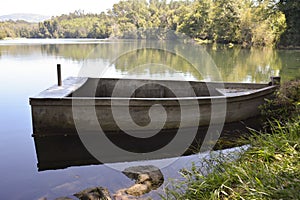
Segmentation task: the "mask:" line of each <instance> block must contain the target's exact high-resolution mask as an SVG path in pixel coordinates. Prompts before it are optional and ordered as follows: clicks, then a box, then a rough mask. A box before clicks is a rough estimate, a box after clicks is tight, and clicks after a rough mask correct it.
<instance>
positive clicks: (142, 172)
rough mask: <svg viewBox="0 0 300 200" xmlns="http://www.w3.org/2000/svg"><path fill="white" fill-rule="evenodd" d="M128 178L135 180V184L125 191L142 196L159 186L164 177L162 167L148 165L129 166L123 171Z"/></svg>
mask: <svg viewBox="0 0 300 200" xmlns="http://www.w3.org/2000/svg"><path fill="white" fill-rule="evenodd" d="M123 174H125V175H126V176H127V177H128V178H130V179H133V180H135V184H134V185H133V186H131V187H129V188H127V189H124V191H125V193H126V194H128V195H132V196H141V195H143V194H146V193H148V192H150V191H151V190H155V189H157V188H159V187H160V186H161V185H162V184H163V182H164V177H163V174H162V173H161V171H160V169H159V168H157V167H155V166H152V165H148V166H136V167H129V168H126V169H125V170H124V171H123Z"/></svg>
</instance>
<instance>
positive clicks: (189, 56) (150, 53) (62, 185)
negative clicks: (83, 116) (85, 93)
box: [0, 40, 300, 199]
mask: <svg viewBox="0 0 300 200" xmlns="http://www.w3.org/2000/svg"><path fill="white" fill-rule="evenodd" d="M160 45H162V46H160V47H161V48H153V47H151V45H150V47H151V48H149V46H147V45H146V46H145V45H144V44H137V43H136V42H130V41H125V42H120V41H106V40H13V41H0V70H1V72H0V82H1V84H0V91H1V99H0V111H1V112H0V160H1V164H0V177H1V181H0V198H1V199H38V198H40V197H47V198H48V199H54V198H57V197H60V196H70V195H72V194H73V193H75V192H77V191H80V190H83V189H85V188H87V187H93V186H99V185H100V186H104V187H108V188H109V189H110V191H112V192H113V191H116V190H118V189H120V188H125V187H128V186H129V185H130V184H132V183H133V182H132V181H130V180H129V179H128V178H127V177H125V176H124V175H122V174H121V173H120V172H119V171H118V170H114V169H113V168H110V167H108V166H104V165H102V166H101V165H100V166H99V165H98V166H84V167H71V168H67V169H63V170H49V171H43V172H38V170H37V158H36V152H35V146H34V141H33V138H32V137H31V134H32V127H31V114H30V106H29V102H28V98H29V97H30V96H34V95H35V94H37V93H39V92H41V91H42V90H44V89H46V88H48V87H49V86H51V85H53V84H55V83H56V64H57V63H60V64H62V67H63V70H62V76H63V77H64V78H66V77H68V76H77V75H78V74H79V73H82V71H81V70H82V68H89V67H91V68H92V69H93V70H95V69H97V70H98V71H97V70H96V71H97V72H99V74H102V75H103V76H105V77H122V76H131V77H144V76H147V77H150V78H160V79H177V78H178V77H183V78H185V79H189V80H220V78H221V79H223V80H224V81H231V82H268V81H269V77H270V76H272V75H280V76H281V77H282V79H284V80H290V79H293V78H300V51H293V50H290V51H287V50H279V51H277V50H272V49H252V50H245V49H241V48H238V47H236V48H232V49H226V48H224V47H219V46H218V47H217V46H206V47H192V48H187V49H185V50H184V51H183V50H182V49H181V46H176V45H175V46H172V45H171V47H167V49H170V51H164V50H163V49H165V47H166V46H168V44H164V43H161V44H160ZM141 47H142V48H141ZM195 48H197V49H196V50H195ZM195 52H196V53H195ZM195 63H196V64H195ZM215 67H216V68H215ZM212 69H214V70H212ZM215 69H217V71H218V72H219V73H220V74H221V77H219V76H218V75H216V74H217V72H216V71H215ZM87 73H89V72H87ZM81 75H82V74H81ZM85 75H91V74H85ZM92 75H94V76H95V74H92ZM96 75H97V74H96ZM193 159H194V158H193ZM187 163H189V162H187V161H186V160H185V159H182V160H181V161H177V162H175V164H174V165H171V166H169V167H167V168H164V169H163V172H164V175H165V176H166V177H175V176H176V171H177V169H179V168H181V167H186V165H187ZM123 165H124V166H126V165H127V164H126V163H125V164H123ZM124 166H123V167H124Z"/></svg>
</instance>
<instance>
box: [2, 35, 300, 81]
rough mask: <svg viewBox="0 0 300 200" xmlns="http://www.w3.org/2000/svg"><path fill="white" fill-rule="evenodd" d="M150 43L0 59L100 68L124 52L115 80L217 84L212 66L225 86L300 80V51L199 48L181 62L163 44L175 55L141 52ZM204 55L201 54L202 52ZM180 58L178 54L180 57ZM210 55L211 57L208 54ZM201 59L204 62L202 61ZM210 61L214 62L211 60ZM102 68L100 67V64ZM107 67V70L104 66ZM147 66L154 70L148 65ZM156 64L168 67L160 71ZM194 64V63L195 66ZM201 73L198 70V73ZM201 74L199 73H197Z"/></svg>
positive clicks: (42, 50)
mask: <svg viewBox="0 0 300 200" xmlns="http://www.w3.org/2000/svg"><path fill="white" fill-rule="evenodd" d="M149 43H151V41H134V42H133V41H123V42H122V41H118V40H117V41H109V42H108V41H98V42H96V43H91V42H89V43H75V44H73V43H70V44H61V43H59V44H56V43H51V44H39V43H37V44H34V45H32V44H26V45H24V44H19V45H0V56H2V57H3V56H4V55H5V56H9V57H12V58H17V57H24V56H27V57H31V58H32V60H34V57H35V56H36V55H37V54H39V55H40V54H42V55H43V56H48V57H49V56H54V57H55V58H63V59H67V60H72V61H76V62H91V63H93V64H94V65H96V64H97V63H98V65H100V66H99V67H105V66H103V65H105V64H112V63H114V59H116V58H118V57H119V56H120V54H122V52H127V51H128V49H132V50H135V51H132V52H127V54H126V56H122V58H121V59H120V60H118V62H116V63H115V65H114V66H113V67H114V69H113V70H110V72H109V73H110V74H112V71H113V74H114V75H115V76H118V75H124V74H128V73H129V72H130V71H131V70H132V69H133V68H134V66H139V69H138V70H137V71H135V72H137V73H138V74H143V75H150V76H151V75H152V76H153V75H155V74H160V76H161V77H166V76H172V74H173V73H174V72H180V73H181V74H183V76H184V77H187V78H189V79H196V80H206V79H208V78H209V79H210V80H211V79H213V77H211V75H212V74H213V72H211V71H210V70H211V68H212V65H214V64H215V65H216V66H217V68H218V70H219V71H220V73H221V75H222V78H223V80H224V81H231V82H268V80H269V77H270V76H273V75H276V76H277V75H280V76H282V78H283V80H290V79H293V78H299V76H300V75H299V74H300V65H299V60H300V51H296V50H295V51H289V50H281V51H278V50H274V49H271V48H253V49H250V50H249V49H242V48H240V47H234V48H230V49H229V48H222V46H217V47H216V46H204V47H203V46H202V47H200V46H196V47H193V48H194V49H197V48H198V50H197V51H196V52H195V51H190V50H189V49H186V51H185V55H183V56H179V55H178V54H179V53H180V51H182V50H179V49H180V48H182V47H181V46H180V44H173V45H169V44H166V43H164V42H160V43H159V45H160V49H170V48H171V49H173V51H174V52H173V53H170V52H167V51H162V50H160V49H151V48H143V47H145V46H147V45H149ZM199 49H201V50H199ZM177 53H178V54H177ZM207 53H208V54H207ZM185 56H189V57H190V58H195V61H196V62H197V65H198V66H193V65H192V64H191V63H189V60H185ZM199 57H200V58H201V59H199ZM207 57H211V58H212V61H213V62H211V60H210V59H209V58H207ZM99 63H100V64H99ZM103 63H104V64H103ZM142 63H144V64H147V63H148V65H141V64H142ZM149 63H150V64H151V65H149ZM155 63H158V64H166V66H168V67H169V70H168V69H167V68H166V67H162V66H161V65H155ZM192 63H193V60H192ZM195 67H196V68H198V69H196V68H195ZM199 71H200V73H201V74H200V73H199Z"/></svg>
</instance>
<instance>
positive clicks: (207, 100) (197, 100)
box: [30, 84, 277, 106]
mask: <svg viewBox="0 0 300 200" xmlns="http://www.w3.org/2000/svg"><path fill="white" fill-rule="evenodd" d="M262 85H263V84H262ZM276 88H277V86H276V85H272V86H267V87H264V88H261V89H256V90H252V91H249V92H247V93H244V94H239V95H232V96H221V95H220V96H204V97H172V98H126V97H61V98H60V97H49V98H45V97H44V98H41V97H32V98H30V105H43V106H46V105H47V106H59V105H61V106H69V105H72V106H80V105H82V106H92V105H95V106H101V105H103V106H107V105H111V104H112V103H111V102H112V101H115V102H114V105H118V103H119V104H120V105H125V104H126V105H128V101H130V106H147V104H153V102H155V103H157V104H163V105H164V106H173V105H174V104H177V105H178V103H177V102H178V101H180V104H181V105H185V103H186V105H192V104H199V105H200V104H211V103H212V102H213V103H218V102H219V103H224V102H227V103H233V102H238V101H245V100H249V99H255V98H258V97H261V96H266V95H268V94H272V93H273V92H274V91H275V89H276ZM49 102H51V105H49ZM117 102H118V103H117ZM142 102H143V103H142ZM191 103H192V104H191Z"/></svg>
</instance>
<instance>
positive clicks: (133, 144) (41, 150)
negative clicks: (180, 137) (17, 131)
mask: <svg viewBox="0 0 300 200" xmlns="http://www.w3.org/2000/svg"><path fill="white" fill-rule="evenodd" d="M259 124H260V123H259V119H258V118H251V119H248V120H245V121H240V122H235V123H228V124H225V125H224V128H223V131H222V133H221V136H220V138H218V139H217V140H215V139H213V138H212V139H211V140H208V141H207V143H206V144H204V143H203V141H204V138H205V134H206V132H207V129H208V127H199V128H198V132H197V135H196V137H195V139H194V141H193V143H192V144H191V145H190V146H189V148H188V149H186V151H185V152H184V153H183V154H182V155H181V156H187V155H192V154H197V153H201V152H199V151H200V147H203V145H211V144H216V145H215V146H214V150H221V149H226V148H232V147H237V146H241V145H243V144H244V143H241V142H239V138H241V137H245V136H247V135H249V134H250V131H249V127H250V128H251V129H259V128H260V125H259ZM184 131H185V134H188V133H189V129H186V130H184ZM176 133H177V131H176V130H168V131H161V132H160V133H159V134H160V138H159V140H157V139H155V138H154V139H153V140H151V139H150V140H147V142H137V141H135V140H133V139H132V138H131V137H128V135H127V134H126V133H124V132H122V131H120V132H118V133H114V134H111V133H106V136H108V137H109V139H110V141H112V142H113V143H114V144H115V145H116V146H118V147H120V148H122V149H124V150H127V151H130V152H135V153H141V154H143V153H145V152H151V151H155V150H156V149H158V148H161V147H163V146H164V145H166V144H168V143H169V142H170V141H171V140H172V139H173V137H174V136H175V135H176ZM88 137H89V139H91V140H93V139H95V138H97V137H95V135H93V134H90V135H89V136H88ZM33 139H34V143H35V150H36V156H37V160H38V163H37V167H38V171H45V170H55V169H64V168H68V167H72V166H85V165H101V164H104V163H103V162H101V161H99V160H97V159H96V158H95V157H94V156H93V155H92V154H91V153H90V152H89V151H88V150H87V148H86V147H85V146H84V144H83V143H82V141H81V139H80V137H79V136H78V135H77V134H74V135H68V136H63V135H61V134H60V135H55V134H53V136H34V137H33ZM98 150H99V151H102V153H101V155H102V156H104V157H103V160H105V164H107V163H110V158H112V157H113V160H112V161H111V163H115V162H128V161H141V160H140V159H141V156H134V154H133V155H132V156H130V157H124V156H123V155H117V154H114V153H113V152H111V151H110V150H109V149H105V148H104V149H103V148H102V147H99V149H98ZM172 157H178V155H177V154H172V152H171V151H168V152H166V153H165V154H161V155H159V156H157V155H155V156H153V157H151V156H150V157H147V156H145V157H143V159H144V160H151V159H164V158H172Z"/></svg>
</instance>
